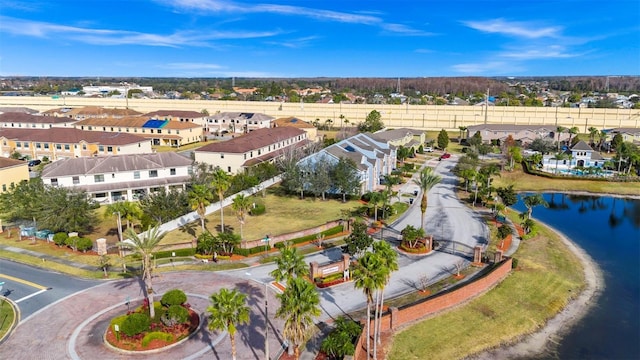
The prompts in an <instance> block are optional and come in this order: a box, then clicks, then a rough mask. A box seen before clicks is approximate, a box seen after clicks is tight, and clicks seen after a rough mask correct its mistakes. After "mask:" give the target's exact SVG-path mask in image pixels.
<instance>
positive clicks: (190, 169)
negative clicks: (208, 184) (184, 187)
mask: <svg viewBox="0 0 640 360" xmlns="http://www.w3.org/2000/svg"><path fill="white" fill-rule="evenodd" d="M187 173H189V175H193V168H192V167H191V166H189V167H188V168H187Z"/></svg>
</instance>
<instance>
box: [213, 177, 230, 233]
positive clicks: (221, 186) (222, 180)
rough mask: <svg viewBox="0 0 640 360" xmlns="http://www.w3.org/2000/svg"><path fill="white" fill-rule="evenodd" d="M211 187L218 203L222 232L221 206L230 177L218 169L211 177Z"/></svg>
mask: <svg viewBox="0 0 640 360" xmlns="http://www.w3.org/2000/svg"><path fill="white" fill-rule="evenodd" d="M211 186H213V188H214V189H215V191H216V193H217V194H218V200H219V201H220V229H221V232H224V206H222V205H223V204H222V200H224V193H225V192H226V191H227V190H228V189H229V187H230V186H231V176H229V174H227V173H226V172H225V171H224V170H222V169H220V168H219V167H218V168H216V170H215V171H214V172H213V174H212V175H211Z"/></svg>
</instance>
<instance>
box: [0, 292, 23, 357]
mask: <svg viewBox="0 0 640 360" xmlns="http://www.w3.org/2000/svg"><path fill="white" fill-rule="evenodd" d="M0 300H4V301H6V302H7V303H8V304H9V305H10V306H11V308H13V313H14V314H15V315H14V317H13V322H12V323H11V326H9V330H7V332H6V333H5V334H4V335H3V336H2V337H1V338H0V345H2V343H4V342H5V341H6V340H7V339H8V338H9V337H10V336H11V334H12V333H13V331H14V330H15V329H16V327H17V326H18V322H19V321H20V317H21V316H20V308H19V307H18V305H17V304H16V303H15V302H13V300H11V299H9V298H6V297H4V296H2V295H0Z"/></svg>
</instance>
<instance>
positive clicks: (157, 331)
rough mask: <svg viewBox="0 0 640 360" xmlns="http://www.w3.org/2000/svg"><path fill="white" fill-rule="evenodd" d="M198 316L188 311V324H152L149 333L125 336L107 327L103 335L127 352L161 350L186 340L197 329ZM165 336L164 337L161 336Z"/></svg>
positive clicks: (198, 323) (114, 345)
mask: <svg viewBox="0 0 640 360" xmlns="http://www.w3.org/2000/svg"><path fill="white" fill-rule="evenodd" d="M199 325H200V316H199V315H198V313H196V312H195V311H193V310H191V309H189V323H187V324H177V325H173V326H166V325H164V324H162V322H159V321H158V322H152V323H151V326H150V329H149V331H145V332H143V333H140V334H137V335H134V336H127V335H125V334H123V333H122V331H120V332H119V334H118V335H117V336H116V333H115V331H114V329H113V326H109V328H108V329H107V333H106V334H105V340H106V341H107V342H108V343H109V344H110V345H111V346H113V347H116V348H118V349H122V350H127V351H147V350H155V349H161V348H163V347H166V346H169V345H173V344H175V343H178V342H179V341H181V340H183V339H185V338H187V337H188V336H189V335H190V334H191V333H193V332H194V331H196V330H197V329H198V326H199ZM161 334H166V335H161Z"/></svg>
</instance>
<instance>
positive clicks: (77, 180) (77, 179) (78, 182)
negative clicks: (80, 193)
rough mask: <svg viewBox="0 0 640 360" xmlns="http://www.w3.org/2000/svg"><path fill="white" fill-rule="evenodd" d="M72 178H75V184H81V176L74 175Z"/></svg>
mask: <svg viewBox="0 0 640 360" xmlns="http://www.w3.org/2000/svg"><path fill="white" fill-rule="evenodd" d="M72 179H73V185H78V184H80V177H79V176H74V177H72Z"/></svg>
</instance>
